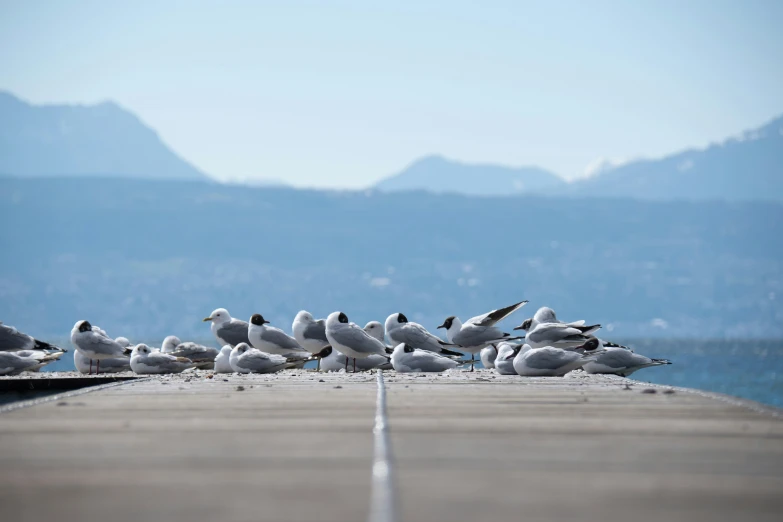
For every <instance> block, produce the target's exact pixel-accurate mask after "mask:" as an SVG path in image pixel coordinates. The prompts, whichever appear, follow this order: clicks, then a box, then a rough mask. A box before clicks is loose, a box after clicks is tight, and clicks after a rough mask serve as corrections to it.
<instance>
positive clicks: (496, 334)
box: [438, 301, 527, 371]
mask: <svg viewBox="0 0 783 522" xmlns="http://www.w3.org/2000/svg"><path fill="white" fill-rule="evenodd" d="M526 304H527V301H520V302H519V303H515V304H513V305H510V306H506V307H505V308H499V309H497V310H492V311H491V312H487V313H485V314H482V315H477V316H476V317H471V318H470V319H468V320H467V321H465V323H464V324H463V323H462V322H461V321H460V320H459V318H457V317H456V316H453V315H452V316H450V317H447V318H446V320H445V321H443V324H441V325H440V326H438V328H445V329H446V337H447V338H448V340H449V343H451V344H454V345H456V346H459V347H460V348H462V349H463V350H464V351H466V352H468V353H469V354H470V360H471V361H473V360H474V358H475V355H476V353H477V352H480V351H481V349H482V348H484V347H486V346H489V345H490V344H494V343H497V342H500V341H512V340H516V339H520V338H519V337H511V334H508V333H505V332H503V331H501V330H500V329H499V328H496V327H495V324H497V323H498V322H499V321H501V320H503V319H505V318H506V317H508V316H509V315H510V314H512V313H513V312H515V311H516V310H519V309H520V308H522V307H523V306H525V305H526ZM470 370H471V371H473V366H472V365H471V367H470Z"/></svg>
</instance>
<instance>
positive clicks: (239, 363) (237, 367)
mask: <svg viewBox="0 0 783 522" xmlns="http://www.w3.org/2000/svg"><path fill="white" fill-rule="evenodd" d="M228 360H229V363H230V364H231V368H232V369H233V370H234V371H235V372H238V373H275V372H279V371H280V370H284V369H285V368H287V367H289V366H290V364H289V363H288V361H287V360H286V358H285V357H283V356H282V355H278V354H275V353H264V352H262V351H261V350H257V349H255V348H251V347H250V345H249V344H247V343H239V344H238V345H236V346H234V349H233V350H231V356H230V357H229V359H228Z"/></svg>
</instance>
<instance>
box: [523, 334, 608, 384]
mask: <svg viewBox="0 0 783 522" xmlns="http://www.w3.org/2000/svg"><path fill="white" fill-rule="evenodd" d="M525 346H528V347H529V346H530V345H528V344H527V343H526V344H525ZM602 352H603V350H602V349H598V343H597V342H596V343H595V344H594V345H593V344H592V343H590V346H587V345H585V346H584V347H581V348H577V349H574V350H563V349H562V348H554V347H552V346H545V347H543V348H530V349H524V348H523V349H520V350H519V352H518V353H517V355H516V357H514V370H516V372H517V373H518V374H519V375H522V376H525V377H562V376H563V375H565V374H567V373H568V372H570V371H572V370H576V369H577V368H581V367H582V365H584V364H586V363H589V362H590V361H594V360H595V359H596V358H597V357H598V355H599V354H601V353H602Z"/></svg>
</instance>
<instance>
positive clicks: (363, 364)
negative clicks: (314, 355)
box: [318, 346, 393, 372]
mask: <svg viewBox="0 0 783 522" xmlns="http://www.w3.org/2000/svg"><path fill="white" fill-rule="evenodd" d="M318 360H319V361H320V363H321V370H320V371H322V372H339V371H340V370H342V369H345V368H347V367H348V357H346V356H345V354H342V353H340V352H338V351H337V350H335V349H334V348H332V347H331V346H327V347H326V348H324V349H323V350H321V351H320V352H319V353H318ZM356 368H358V369H359V370H362V371H365V370H374V369H375V368H378V369H380V370H391V369H392V368H393V366H392V363H391V360H390V359H389V357H388V356H387V357H384V356H381V355H370V356H368V357H365V358H364V359H359V360H358V361H356Z"/></svg>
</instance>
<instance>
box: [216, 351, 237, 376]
mask: <svg viewBox="0 0 783 522" xmlns="http://www.w3.org/2000/svg"><path fill="white" fill-rule="evenodd" d="M230 358H231V346H229V345H225V346H224V347H223V348H221V349H220V353H219V354H218V355H217V357H215V373H234V369H233V368H232V367H231V361H230Z"/></svg>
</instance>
